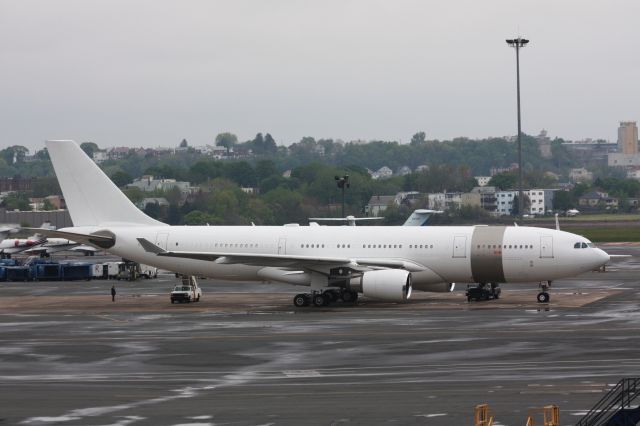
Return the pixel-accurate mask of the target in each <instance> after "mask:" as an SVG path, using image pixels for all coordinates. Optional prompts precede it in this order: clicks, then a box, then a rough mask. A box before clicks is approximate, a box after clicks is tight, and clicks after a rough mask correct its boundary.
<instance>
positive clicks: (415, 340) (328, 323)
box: [0, 245, 640, 426]
mask: <svg viewBox="0 0 640 426" xmlns="http://www.w3.org/2000/svg"><path fill="white" fill-rule="evenodd" d="M605 249H606V250H607V251H609V252H610V253H618V254H631V255H632V257H629V258H618V259H614V261H613V262H612V264H611V265H610V266H609V267H608V268H607V271H606V272H595V271H594V272H590V273H587V274H584V275H582V276H579V277H576V278H573V279H566V280H559V281H556V282H554V283H553V286H552V289H551V302H550V303H549V304H544V305H542V304H539V303H537V302H536V301H535V296H536V294H537V292H538V290H537V287H536V283H530V284H513V285H509V284H505V285H503V286H502V289H503V292H502V295H501V298H500V299H499V300H492V301H486V302H475V303H467V301H466V298H465V297H464V291H463V290H464V289H457V290H456V291H454V292H453V293H446V294H445V293H420V292H414V295H413V297H412V299H411V300H410V301H409V302H408V303H406V304H394V303H382V302H377V301H373V300H366V299H362V300H361V301H360V302H359V304H358V305H357V306H347V305H343V304H336V305H333V306H330V307H326V308H314V307H307V308H295V307H294V306H293V303H292V299H293V296H294V295H295V294H296V293H298V292H302V291H304V288H296V287H292V286H287V285H276V284H258V283H230V282H219V281H212V280H201V281H200V284H201V287H202V288H203V294H204V296H203V300H202V301H201V302H198V303H191V304H175V305H172V304H171V303H170V302H169V291H170V289H171V287H172V285H173V284H174V283H176V282H177V279H176V278H175V277H173V276H172V275H170V274H166V275H161V276H160V277H159V278H157V279H153V280H141V281H137V282H131V283H130V282H118V281H115V282H114V281H106V280H104V281H89V282H87V281H84V282H26V283H0V425H5V424H6V425H21V424H22V425H69V426H72V425H74V426H75V425H118V426H120V425H136V426H138V425H174V426H176V425H181V426H186V425H196V426H205V425H300V424H310V425H423V424H425V425H435V426H439V425H443V426H444V425H446V426H451V425H472V424H473V409H474V406H475V405H476V404H480V403H488V404H489V405H490V407H491V410H492V412H493V413H494V417H495V421H494V425H502V426H505V425H509V426H514V425H524V424H525V422H526V418H527V415H528V413H529V411H530V410H535V409H538V408H540V407H542V406H544V405H547V404H557V405H559V406H560V419H561V424H562V425H573V424H575V423H576V422H577V421H578V420H579V419H580V417H581V416H582V415H583V414H584V413H586V411H588V410H589V409H590V408H591V407H592V406H593V405H594V404H595V403H596V402H597V401H598V400H599V399H600V398H601V397H602V396H603V395H604V392H606V391H607V390H608V389H609V388H610V387H611V386H612V385H613V384H615V383H616V382H618V381H619V380H620V379H621V378H623V377H631V376H636V377H637V376H640V357H639V356H638V348H640V308H639V304H640V284H639V275H638V272H637V271H638V267H639V262H640V260H639V258H638V256H639V255H640V248H638V247H635V246H622V245H621V246H610V247H606V248H605ZM95 260H99V258H96V259H95ZM113 284H115V286H116V289H117V292H118V294H117V296H116V301H115V302H111V296H110V293H109V291H110V288H111V285H113ZM537 422H538V423H540V424H541V417H540V415H538V417H537Z"/></svg>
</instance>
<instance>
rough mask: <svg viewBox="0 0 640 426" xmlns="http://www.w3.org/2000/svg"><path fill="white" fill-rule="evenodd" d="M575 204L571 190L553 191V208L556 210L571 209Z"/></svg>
mask: <svg viewBox="0 0 640 426" xmlns="http://www.w3.org/2000/svg"><path fill="white" fill-rule="evenodd" d="M574 206H575V204H574V203H573V200H572V199H571V194H569V191H555V192H554V193H553V208H554V210H569V209H572V208H573V207H574Z"/></svg>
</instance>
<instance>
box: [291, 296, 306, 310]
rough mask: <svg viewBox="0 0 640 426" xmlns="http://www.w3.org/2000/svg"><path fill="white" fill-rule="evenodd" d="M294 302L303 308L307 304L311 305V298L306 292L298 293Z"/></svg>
mask: <svg viewBox="0 0 640 426" xmlns="http://www.w3.org/2000/svg"><path fill="white" fill-rule="evenodd" d="M293 304H294V305H295V306H296V307H297V308H303V307H305V306H309V299H308V298H307V295H306V294H296V295H295V297H294V298H293Z"/></svg>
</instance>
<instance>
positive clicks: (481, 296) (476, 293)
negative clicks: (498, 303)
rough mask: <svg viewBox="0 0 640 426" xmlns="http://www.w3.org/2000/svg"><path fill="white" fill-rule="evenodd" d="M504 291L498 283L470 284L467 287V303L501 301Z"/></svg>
mask: <svg viewBox="0 0 640 426" xmlns="http://www.w3.org/2000/svg"><path fill="white" fill-rule="evenodd" d="M501 291H502V290H501V289H500V287H499V286H498V284H496V283H490V284H485V283H480V284H469V285H468V286H467V292H466V296H467V301H468V302H473V301H474V300H475V301H480V300H491V299H499V298H500V292H501Z"/></svg>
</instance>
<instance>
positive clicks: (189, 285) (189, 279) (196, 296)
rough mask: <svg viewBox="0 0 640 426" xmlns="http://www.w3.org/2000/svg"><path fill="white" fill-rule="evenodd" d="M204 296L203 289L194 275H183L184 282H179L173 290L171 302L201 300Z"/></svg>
mask: <svg viewBox="0 0 640 426" xmlns="http://www.w3.org/2000/svg"><path fill="white" fill-rule="evenodd" d="M201 297H202V289H200V287H199V286H198V281H197V280H196V277H194V276H183V277H182V284H178V285H177V286H175V287H174V288H173V291H172V292H171V296H170V298H171V303H176V302H179V303H182V302H187V303H189V302H199V301H200V298H201Z"/></svg>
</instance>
